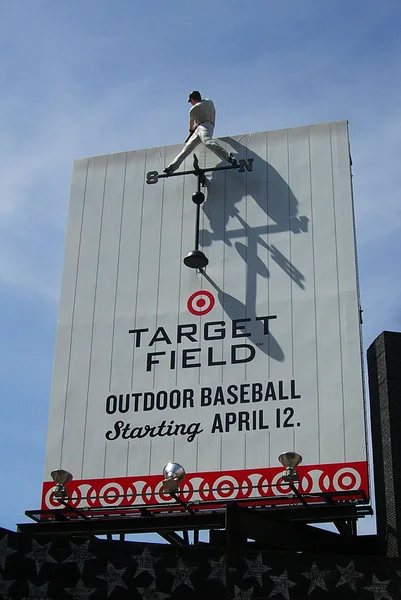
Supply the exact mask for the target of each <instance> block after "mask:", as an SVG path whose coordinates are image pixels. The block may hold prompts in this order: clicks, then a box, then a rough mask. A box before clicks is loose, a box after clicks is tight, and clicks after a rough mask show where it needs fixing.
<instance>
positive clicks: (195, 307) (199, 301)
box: [187, 290, 215, 317]
mask: <svg viewBox="0 0 401 600" xmlns="http://www.w3.org/2000/svg"><path fill="white" fill-rule="evenodd" d="M214 304H215V299H214V296H213V294H211V293H210V292H207V291H206V290H199V292H194V293H193V294H191V296H190V297H189V298H188V302H187V308H188V310H189V312H190V313H191V314H192V315H195V316H197V317H201V316H202V315H207V313H208V312H210V311H211V310H212V309H213V307H214Z"/></svg>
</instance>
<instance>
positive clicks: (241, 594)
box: [234, 585, 253, 600]
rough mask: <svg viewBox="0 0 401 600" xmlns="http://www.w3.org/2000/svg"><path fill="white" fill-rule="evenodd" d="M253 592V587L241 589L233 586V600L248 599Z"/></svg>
mask: <svg viewBox="0 0 401 600" xmlns="http://www.w3.org/2000/svg"><path fill="white" fill-rule="evenodd" d="M252 594H253V587H251V588H249V590H241V589H240V588H239V587H238V586H237V585H235V586H234V600H250V599H251V598H252Z"/></svg>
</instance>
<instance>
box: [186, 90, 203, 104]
mask: <svg viewBox="0 0 401 600" xmlns="http://www.w3.org/2000/svg"><path fill="white" fill-rule="evenodd" d="M191 100H202V96H201V95H200V92H198V90H194V91H193V92H191V93H190V94H189V98H188V102H191Z"/></svg>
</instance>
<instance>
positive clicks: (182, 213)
mask: <svg viewBox="0 0 401 600" xmlns="http://www.w3.org/2000/svg"><path fill="white" fill-rule="evenodd" d="M184 206H185V177H183V178H182V194H181V228H180V268H179V272H178V299H177V323H178V324H179V322H180V306H181V296H182V241H183V234H184ZM175 352H176V354H175V360H176V362H175V385H176V387H177V385H178V335H177V337H176V343H175Z"/></svg>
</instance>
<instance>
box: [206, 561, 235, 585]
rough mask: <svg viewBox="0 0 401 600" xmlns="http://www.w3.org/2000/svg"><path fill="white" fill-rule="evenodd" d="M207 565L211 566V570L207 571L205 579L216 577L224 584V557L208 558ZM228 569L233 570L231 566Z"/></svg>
mask: <svg viewBox="0 0 401 600" xmlns="http://www.w3.org/2000/svg"><path fill="white" fill-rule="evenodd" d="M208 562H209V565H210V566H211V567H212V572H211V573H209V575H208V576H207V579H218V580H219V581H220V582H221V583H222V584H223V585H226V557H225V555H224V554H223V556H222V557H221V558H220V560H213V559H211V558H210V559H209V560H208ZM229 570H230V571H235V569H233V568H232V567H230V569H229Z"/></svg>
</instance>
